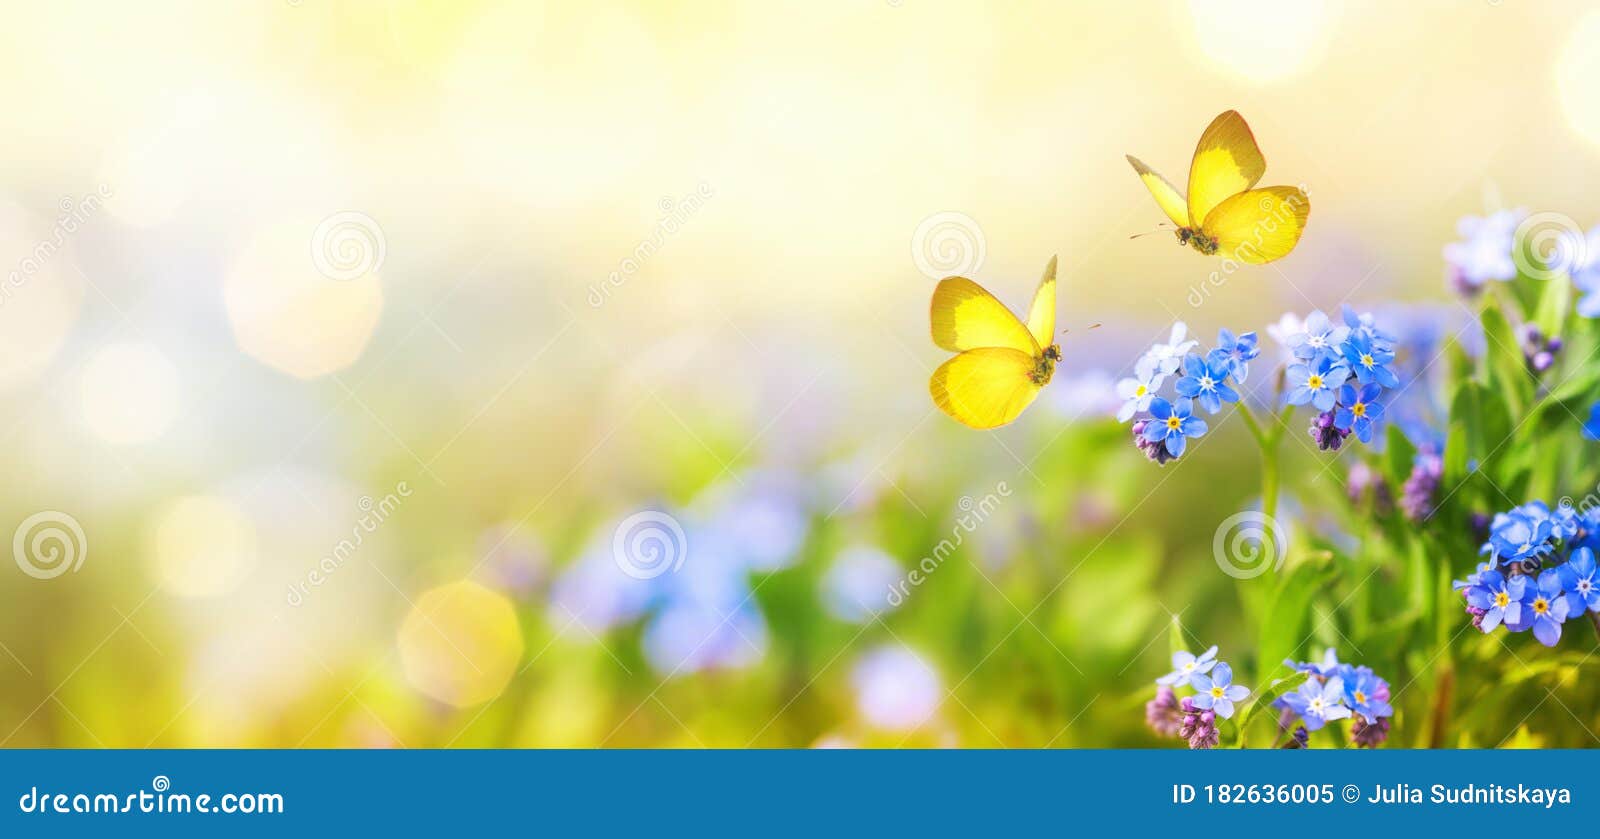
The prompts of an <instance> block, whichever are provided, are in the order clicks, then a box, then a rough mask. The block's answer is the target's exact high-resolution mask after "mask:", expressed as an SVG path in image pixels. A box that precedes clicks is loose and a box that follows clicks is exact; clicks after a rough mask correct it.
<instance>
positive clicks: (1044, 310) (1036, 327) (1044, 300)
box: [1028, 256, 1056, 349]
mask: <svg viewBox="0 0 1600 839" xmlns="http://www.w3.org/2000/svg"><path fill="white" fill-rule="evenodd" d="M1028 332H1029V333H1031V334H1032V335H1033V341H1034V343H1035V344H1036V345H1038V346H1039V347H1040V348H1041V349H1042V348H1044V347H1048V346H1050V345H1051V344H1054V343H1055V340H1054V339H1055V334H1056V258H1055V257H1053V256H1052V257H1050V264H1049V265H1046V266H1045V267H1044V276H1043V277H1042V278H1040V280H1039V289H1038V290H1037V291H1035V292H1034V293H1033V305H1031V306H1029V307H1028Z"/></svg>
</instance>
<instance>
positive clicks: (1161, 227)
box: [1128, 222, 1172, 239]
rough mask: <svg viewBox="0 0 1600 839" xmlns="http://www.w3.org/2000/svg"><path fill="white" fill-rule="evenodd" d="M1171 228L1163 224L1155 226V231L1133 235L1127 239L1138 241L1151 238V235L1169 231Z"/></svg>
mask: <svg viewBox="0 0 1600 839" xmlns="http://www.w3.org/2000/svg"><path fill="white" fill-rule="evenodd" d="M1171 227H1172V225H1170V224H1167V223H1165V222H1163V223H1161V224H1158V225H1156V229H1155V230H1149V231H1146V232H1144V233H1135V234H1133V235H1132V236H1129V237H1128V238H1129V239H1140V238H1143V237H1145V236H1153V235H1155V234H1157V233H1162V232H1165V231H1166V230H1167V229H1169V228H1171Z"/></svg>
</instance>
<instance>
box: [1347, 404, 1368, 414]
mask: <svg viewBox="0 0 1600 839" xmlns="http://www.w3.org/2000/svg"><path fill="white" fill-rule="evenodd" d="M1350 413H1352V414H1355V415H1356V416H1358V417H1364V416H1366V415H1367V403H1365V402H1357V403H1356V404H1354V405H1351V406H1350Z"/></svg>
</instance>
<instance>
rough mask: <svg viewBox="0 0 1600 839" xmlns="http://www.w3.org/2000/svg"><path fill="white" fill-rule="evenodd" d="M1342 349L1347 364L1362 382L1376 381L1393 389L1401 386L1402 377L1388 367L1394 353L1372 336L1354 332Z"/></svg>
mask: <svg viewBox="0 0 1600 839" xmlns="http://www.w3.org/2000/svg"><path fill="white" fill-rule="evenodd" d="M1342 350H1343V352H1344V360H1345V364H1346V366H1348V367H1349V368H1350V370H1351V371H1352V372H1354V373H1355V374H1356V379H1357V380H1358V381H1360V382H1361V383H1362V384H1369V383H1372V382H1376V383H1378V384H1380V385H1382V386H1384V387H1386V388H1390V389H1391V390H1392V389H1394V388H1397V387H1399V386H1400V379H1399V378H1397V377H1396V376H1395V374H1394V371H1393V370H1390V369H1389V367H1388V365H1389V362H1391V361H1394V353H1393V352H1392V351H1390V350H1387V349H1384V348H1383V347H1381V346H1379V345H1378V344H1377V343H1376V342H1374V341H1373V340H1372V337H1371V336H1369V335H1366V334H1363V333H1358V332H1353V333H1351V334H1350V337H1349V338H1347V339H1345V342H1344V344H1343V345H1342Z"/></svg>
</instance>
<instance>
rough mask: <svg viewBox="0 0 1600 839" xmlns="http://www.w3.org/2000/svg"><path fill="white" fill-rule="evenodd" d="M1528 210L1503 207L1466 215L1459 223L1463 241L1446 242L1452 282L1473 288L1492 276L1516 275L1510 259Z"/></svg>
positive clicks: (1466, 290) (1445, 254) (1499, 278)
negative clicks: (1491, 211) (1482, 214)
mask: <svg viewBox="0 0 1600 839" xmlns="http://www.w3.org/2000/svg"><path fill="white" fill-rule="evenodd" d="M1526 215H1527V211H1526V210H1501V211H1499V212H1497V213H1491V214H1489V215H1488V216H1483V217H1480V216H1463V217H1462V218H1461V220H1460V221H1458V222H1457V223H1456V232H1457V233H1458V234H1460V236H1461V241H1459V242H1451V243H1450V244H1448V245H1445V246H1444V259H1445V262H1446V263H1448V264H1449V270H1450V279H1451V282H1452V284H1453V285H1454V286H1455V287H1456V288H1457V289H1458V290H1460V291H1464V292H1471V291H1475V290H1476V289H1478V288H1480V287H1482V286H1483V284H1484V283H1486V282H1489V281H1490V280H1497V281H1504V280H1510V279H1513V278H1514V277H1516V276H1517V265H1516V263H1515V262H1513V261H1512V259H1511V252H1512V249H1513V248H1514V247H1515V244H1516V243H1515V241H1514V236H1515V234H1516V230H1517V225H1518V224H1521V223H1522V219H1523V218H1524V217H1525V216H1526Z"/></svg>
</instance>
